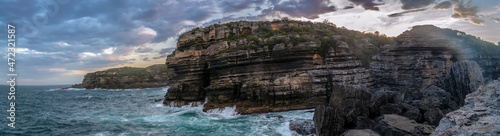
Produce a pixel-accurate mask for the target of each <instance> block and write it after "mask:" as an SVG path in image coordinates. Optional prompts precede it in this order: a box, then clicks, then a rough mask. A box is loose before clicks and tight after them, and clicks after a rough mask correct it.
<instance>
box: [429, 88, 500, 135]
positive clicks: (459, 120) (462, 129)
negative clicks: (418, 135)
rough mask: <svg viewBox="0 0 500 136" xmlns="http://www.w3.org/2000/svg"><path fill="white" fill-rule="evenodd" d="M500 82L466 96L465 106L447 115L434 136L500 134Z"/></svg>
mask: <svg viewBox="0 0 500 136" xmlns="http://www.w3.org/2000/svg"><path fill="white" fill-rule="evenodd" d="M499 96H500V81H493V82H492V83H489V84H487V85H485V86H482V87H479V88H478V90H477V91H475V92H472V93H470V94H468V95H467V96H466V99H465V101H464V103H465V105H464V106H462V107H460V109H458V110H456V111H453V112H450V113H448V114H446V116H445V117H444V118H443V119H442V120H441V121H440V123H439V126H438V127H437V128H436V131H435V132H433V133H432V134H431V135H433V136H437V135H439V136H448V135H485V136H494V135H499V134H500V97H499Z"/></svg>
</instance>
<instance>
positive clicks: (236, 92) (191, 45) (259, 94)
mask: <svg viewBox="0 0 500 136" xmlns="http://www.w3.org/2000/svg"><path fill="white" fill-rule="evenodd" d="M321 29H323V30H321ZM337 29H338V28H335V27H332V26H330V25H326V24H316V23H309V22H298V21H276V22H235V23H229V24H223V25H214V26H209V27H206V28H199V29H195V30H193V31H191V32H187V33H185V34H183V35H181V36H180V37H179V42H178V45H177V47H178V48H177V50H176V51H175V52H174V54H173V55H171V56H169V57H168V59H167V64H168V65H169V67H170V68H173V69H174V70H175V74H176V76H175V77H174V79H175V80H176V83H174V84H172V85H171V87H170V89H169V90H168V93H167V95H166V96H165V101H164V103H165V104H167V105H171V106H180V105H186V104H188V103H191V102H195V104H201V102H203V101H205V98H206V100H207V103H206V104H204V108H205V110H209V109H214V108H221V107H227V106H233V105H236V110H237V112H239V113H242V114H247V113H261V112H273V111H283V110H292V109H305V108H314V107H315V106H316V105H318V104H322V103H325V102H326V101H327V99H328V98H329V96H330V95H331V94H328V93H327V92H331V90H332V89H333V88H332V87H333V86H334V85H339V84H357V85H364V86H370V85H371V81H370V75H369V74H368V73H367V71H366V69H365V68H364V67H363V66H362V61H361V60H360V59H358V57H357V56H355V55H354V54H353V52H352V50H351V49H352V48H353V47H352V46H355V45H348V44H347V43H346V42H344V41H345V40H343V39H342V37H343V35H340V34H341V33H340V32H337V33H336V34H339V35H334V34H324V35H318V34H312V33H302V30H304V31H313V32H325V33H329V32H332V33H334V31H335V30H337ZM324 30H327V31H324ZM266 35H267V36H266ZM235 37H240V38H235ZM241 37H246V38H241ZM318 39H320V40H318ZM365 45H366V46H373V45H368V44H366V43H361V42H360V44H359V45H356V46H365ZM374 48H375V47H374ZM327 90H329V91H327Z"/></svg>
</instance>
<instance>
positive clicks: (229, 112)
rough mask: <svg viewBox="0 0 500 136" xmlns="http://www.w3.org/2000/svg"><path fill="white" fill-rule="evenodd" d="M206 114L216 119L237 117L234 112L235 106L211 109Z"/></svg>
mask: <svg viewBox="0 0 500 136" xmlns="http://www.w3.org/2000/svg"><path fill="white" fill-rule="evenodd" d="M207 114H208V115H215V116H216V117H222V118H224V119H232V118H236V117H238V115H239V114H238V113H237V112H236V106H233V107H224V108H216V109H211V110H208V111H207Z"/></svg>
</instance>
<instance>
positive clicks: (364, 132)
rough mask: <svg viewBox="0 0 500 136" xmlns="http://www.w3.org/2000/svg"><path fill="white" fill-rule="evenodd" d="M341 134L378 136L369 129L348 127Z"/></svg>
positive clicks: (345, 135)
mask: <svg viewBox="0 0 500 136" xmlns="http://www.w3.org/2000/svg"><path fill="white" fill-rule="evenodd" d="M341 136H380V134H378V133H377V132H375V131H373V130H371V129H350V130H347V131H346V132H345V133H343V134H342V135H341Z"/></svg>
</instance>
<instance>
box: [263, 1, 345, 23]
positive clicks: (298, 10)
mask: <svg viewBox="0 0 500 136" xmlns="http://www.w3.org/2000/svg"><path fill="white" fill-rule="evenodd" d="M270 2H271V3H272V4H273V7H272V8H270V9H265V10H263V13H264V14H266V15H269V14H273V13H274V12H277V11H279V12H284V13H286V14H288V15H290V16H292V17H305V18H309V19H314V18H318V15H319V14H323V13H328V12H333V11H336V9H335V6H333V5H329V4H330V2H329V1H327V0H299V1H295V0H291V1H283V2H278V1H276V0H274V1H273V0H271V1H270Z"/></svg>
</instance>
